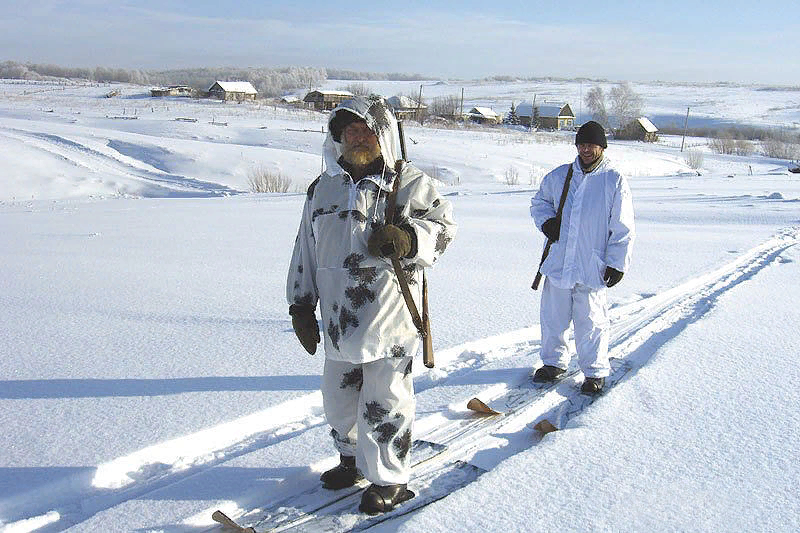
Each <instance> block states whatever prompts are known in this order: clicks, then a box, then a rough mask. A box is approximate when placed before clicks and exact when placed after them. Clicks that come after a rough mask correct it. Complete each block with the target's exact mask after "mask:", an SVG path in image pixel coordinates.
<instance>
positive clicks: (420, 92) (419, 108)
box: [417, 83, 422, 124]
mask: <svg viewBox="0 0 800 533" xmlns="http://www.w3.org/2000/svg"><path fill="white" fill-rule="evenodd" d="M421 111H422V84H421V83H420V84H419V99H418V100H417V122H419V123H420V124H422V117H421V116H420V112H421Z"/></svg>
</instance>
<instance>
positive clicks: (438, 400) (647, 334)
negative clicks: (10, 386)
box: [4, 227, 800, 533]
mask: <svg viewBox="0 0 800 533" xmlns="http://www.w3.org/2000/svg"><path fill="white" fill-rule="evenodd" d="M798 242H800V228H798V227H793V228H787V229H785V230H783V231H781V232H779V233H778V234H777V235H775V236H773V237H772V238H770V239H768V240H766V241H765V242H763V243H762V244H761V245H759V246H757V247H755V248H753V249H751V250H749V251H748V252H746V253H744V254H742V255H740V256H739V257H738V258H737V259H736V260H734V261H732V262H730V263H728V264H726V265H724V266H722V267H720V268H718V269H715V270H713V271H710V272H707V273H705V274H704V275H702V276H699V277H696V278H694V279H692V280H689V281H687V282H685V283H683V284H681V285H679V286H677V287H674V288H672V289H670V290H667V291H664V292H662V293H660V294H657V295H654V296H651V297H648V298H645V299H642V300H640V301H637V302H634V303H631V304H627V305H624V306H619V307H616V308H614V309H612V328H613V332H612V341H611V356H612V358H613V359H614V364H613V367H614V374H613V378H612V380H611V382H612V388H611V390H609V391H608V392H607V393H606V394H613V393H614V390H613V385H614V384H616V383H618V382H619V381H621V380H624V379H635V374H636V370H637V369H639V368H641V367H642V366H643V365H645V364H646V363H647V362H648V361H649V360H650V358H651V357H652V356H653V355H654V354H655V353H656V352H657V351H658V349H659V348H660V347H661V346H663V345H664V344H665V343H666V342H668V341H669V340H670V339H672V338H674V337H676V336H677V335H679V334H680V333H681V332H682V331H683V330H684V329H685V328H686V327H687V326H688V325H689V324H692V323H693V322H696V321H698V320H700V319H702V318H703V316H704V315H705V314H706V313H707V312H708V311H709V310H710V309H711V308H712V307H713V305H714V303H715V301H716V300H717V299H718V298H719V297H720V296H721V295H722V294H723V293H725V292H726V291H729V290H734V289H736V287H737V286H738V285H739V284H740V283H742V282H743V281H746V280H748V279H750V278H752V277H753V276H756V275H757V274H758V273H759V272H760V271H761V270H762V269H764V268H765V267H767V266H768V265H770V264H772V263H774V262H776V261H778V260H779V258H780V254H781V253H782V252H783V251H785V250H786V249H788V248H790V247H792V246H795V245H796V244H798ZM538 346H539V338H538V330H537V328H529V329H525V330H520V331H516V332H510V333H507V334H505V335H502V336H498V337H493V338H488V339H483V340H481V341H476V342H471V343H467V344H465V345H462V346H457V347H453V348H450V349H447V350H441V351H440V352H439V353H438V354H437V363H438V367H437V368H436V369H434V370H430V371H426V372H424V373H423V374H421V375H418V376H417V377H416V379H415V385H416V387H417V390H418V420H417V424H416V428H415V432H416V435H415V437H416V438H417V439H423V440H427V441H431V442H445V443H447V445H448V457H449V458H450V459H458V460H464V461H468V462H470V463H472V464H474V465H475V466H478V467H480V468H482V469H484V470H491V469H492V468H493V467H495V466H497V465H498V464H499V463H500V462H502V461H503V460H505V459H507V458H509V457H511V456H512V455H514V454H516V453H517V452H519V451H521V450H523V449H525V448H529V447H530V446H535V445H536V443H537V442H538V441H539V440H540V439H542V438H546V437H543V436H542V435H541V434H540V433H539V432H537V431H535V430H533V426H534V425H535V424H536V423H537V422H538V421H540V420H542V419H547V420H549V421H550V422H552V423H553V424H554V425H555V426H556V427H557V428H562V427H564V424H565V423H566V422H567V421H568V420H569V419H570V418H571V417H573V416H575V415H576V414H577V413H579V412H580V411H582V410H583V409H584V408H585V407H586V406H587V405H588V404H589V403H591V402H592V401H593V399H591V398H588V397H585V396H582V395H580V394H577V390H578V386H579V384H580V381H581V376H580V375H579V373H576V374H573V375H572V376H571V377H570V378H568V379H566V380H564V381H562V382H561V383H560V384H559V385H558V386H557V387H553V388H552V389H550V390H547V391H546V392H545V393H544V394H540V395H535V396H528V397H526V398H527V400H529V401H527V400H526V399H525V398H523V401H521V402H520V401H518V398H520V395H519V394H518V392H519V391H522V396H523V397H525V394H527V393H525V392H524V391H526V390H530V389H529V388H527V386H526V384H527V383H528V378H529V374H530V371H531V369H532V368H533V367H536V366H538V364H539V358H538ZM488 384H493V385H491V386H487V385H488ZM472 397H479V398H481V399H482V400H483V401H485V402H486V403H488V404H489V405H490V406H492V407H494V408H495V409H497V410H499V411H503V412H506V414H505V416H500V417H489V418H485V417H478V416H477V415H475V414H473V413H471V412H469V411H468V410H467V409H466V403H467V401H468V400H469V399H470V398H472ZM321 413H322V409H321V398H320V395H319V394H318V393H313V394H309V395H307V396H304V397H301V398H298V399H296V400H293V401H291V402H287V403H284V404H281V405H277V406H273V407H271V408H269V409H266V410H264V411H262V412H259V413H254V414H252V415H250V416H248V417H243V418H241V419H238V420H233V421H231V422H229V423H226V424H222V425H219V426H216V427H212V428H208V429H207V430H204V431H202V432H198V433H195V434H191V435H186V436H184V437H181V438H179V439H174V440H172V441H168V442H163V443H161V444H158V445H155V446H152V447H149V448H145V449H142V450H140V451H138V452H136V453H133V454H130V455H127V456H125V457H120V458H118V459H116V460H114V461H111V462H108V463H105V464H102V465H99V466H98V467H97V469H96V471H95V473H94V477H93V479H92V481H91V483H89V484H86V483H84V482H83V480H79V479H76V480H69V481H62V482H61V483H59V484H58V485H53V486H50V487H46V488H44V489H41V488H40V489H39V490H37V491H36V493H35V494H23V495H21V496H20V497H18V498H16V499H15V500H14V501H13V502H6V505H5V510H6V514H7V515H10V516H15V517H19V518H18V519H17V521H15V522H14V523H10V524H7V525H6V526H5V529H4V531H7V532H9V533H10V532H16V531H33V530H36V531H44V532H49V531H60V530H63V529H65V528H67V527H69V526H71V525H75V524H80V523H81V522H84V521H86V520H89V519H91V518H92V517H93V516H94V515H96V514H99V513H106V512H113V509H114V508H115V507H117V506H123V505H125V504H126V503H127V502H129V501H131V500H133V499H139V500H142V499H146V497H147V496H148V495H151V494H154V493H156V492H157V491H160V490H162V489H165V488H168V487H170V486H171V485H173V484H177V483H183V482H192V483H195V484H198V485H206V486H213V485H214V483H215V477H216V475H217V474H218V472H219V471H220V470H221V469H223V468H225V467H226V466H228V465H229V464H231V463H233V462H234V461H236V460H237V459H238V458H241V457H244V456H247V455H249V454H259V453H263V452H265V451H267V450H269V448H270V447H272V446H274V445H277V444H279V443H281V442H283V441H285V440H287V439H289V438H292V437H295V436H302V435H304V434H306V433H310V432H314V431H321V430H322V429H323V428H324V426H325V423H324V419H323V417H322V414H321ZM500 442H502V443H503V446H498V444H499V443H500ZM335 461H336V458H335V457H333V456H330V457H327V458H326V459H324V460H322V461H320V462H319V464H315V465H311V468H309V469H306V470H305V471H302V472H299V473H298V474H297V476H295V477H294V478H292V479H288V478H287V479H286V481H284V482H283V483H281V484H280V485H278V488H277V490H274V491H271V492H270V493H268V494H263V493H261V494H259V493H255V492H253V491H248V490H247V489H248V488H247V487H246V486H243V487H242V491H241V497H240V498H237V499H236V500H235V501H227V502H219V503H218V504H217V505H215V506H213V507H210V508H208V509H207V510H204V511H203V512H200V513H193V514H192V516H188V517H186V518H184V519H182V520H180V521H178V522H177V523H172V524H166V525H165V524H164V523H163V518H161V519H159V518H158V517H154V518H153V519H154V523H153V524H152V527H153V528H154V529H157V530H160V531H174V532H178V531H199V530H207V529H208V528H210V527H212V526H213V522H212V521H211V514H212V512H213V511H214V510H215V509H216V508H220V509H222V510H223V511H225V512H226V514H228V515H229V516H231V517H233V518H237V517H239V516H242V515H244V514H245V513H247V512H250V511H252V510H254V509H258V508H265V507H268V506H269V505H270V503H271V502H276V501H280V500H282V499H285V498H287V497H288V496H290V495H291V494H293V493H295V492H298V491H302V490H306V489H308V488H309V487H311V486H313V485H315V484H317V483H318V474H319V471H321V470H323V469H325V468H327V467H329V466H330V465H332V464H334V463H335ZM72 482H74V483H72ZM65 485H74V487H87V486H90V487H93V488H92V489H86V488H80V489H77V490H69V488H68V487H65ZM159 520H161V522H159Z"/></svg>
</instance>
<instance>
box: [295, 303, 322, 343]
mask: <svg viewBox="0 0 800 533" xmlns="http://www.w3.org/2000/svg"><path fill="white" fill-rule="evenodd" d="M289 314H290V315H292V328H294V334H295V335H297V338H298V340H299V341H300V344H302V345H303V348H305V349H306V351H307V352H308V353H310V354H311V355H314V353H316V351H317V344H319V324H317V317H316V315H315V314H314V308H313V307H311V306H310V305H298V304H295V305H291V306H289Z"/></svg>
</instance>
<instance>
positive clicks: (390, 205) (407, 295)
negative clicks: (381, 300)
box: [385, 159, 427, 339]
mask: <svg viewBox="0 0 800 533" xmlns="http://www.w3.org/2000/svg"><path fill="white" fill-rule="evenodd" d="M402 169H403V162H402V161H401V160H399V159H398V160H397V162H396V163H395V173H396V175H395V178H394V184H393V185H392V192H390V193H389V196H388V197H387V198H386V220H385V223H387V224H391V223H393V222H394V212H395V210H396V208H397V191H398V189H399V188H400V171H401V170H402ZM391 260H392V267H393V268H394V274H395V277H397V282H398V283H399V284H400V292H402V293H403V299H404V300H405V301H406V307H408V311H409V312H410V313H411V320H412V321H413V322H414V327H416V328H417V331H418V332H419V334H420V336H421V337H422V338H423V339H424V338H425V337H426V336H427V332H426V331H425V326H424V325H423V323H422V317H420V314H419V310H417V304H415V303H414V297H413V296H412V295H411V289H410V288H409V286H408V280H407V279H406V273H405V271H404V270H403V265H402V264H401V263H400V259H399V258H398V257H396V256H391ZM422 275H423V277H424V276H425V271H424V270H423V272H422Z"/></svg>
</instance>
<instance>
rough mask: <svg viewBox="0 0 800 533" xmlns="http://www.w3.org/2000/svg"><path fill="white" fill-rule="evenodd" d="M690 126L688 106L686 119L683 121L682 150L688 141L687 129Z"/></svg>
mask: <svg viewBox="0 0 800 533" xmlns="http://www.w3.org/2000/svg"><path fill="white" fill-rule="evenodd" d="M688 127H689V108H688V107H687V108H686V120H685V121H684V123H683V139H682V140H681V152H683V145H684V144H685V143H686V130H687V129H688Z"/></svg>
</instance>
